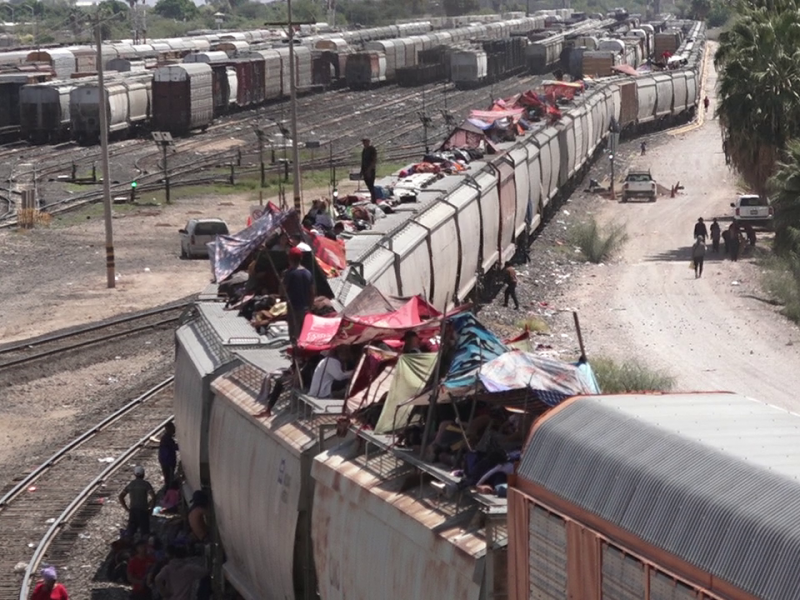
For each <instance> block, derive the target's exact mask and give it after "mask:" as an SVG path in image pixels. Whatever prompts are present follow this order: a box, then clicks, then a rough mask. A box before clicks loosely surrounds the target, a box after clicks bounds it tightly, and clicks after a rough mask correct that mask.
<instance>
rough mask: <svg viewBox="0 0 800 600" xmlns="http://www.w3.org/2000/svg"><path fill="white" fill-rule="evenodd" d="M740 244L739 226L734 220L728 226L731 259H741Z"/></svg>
mask: <svg viewBox="0 0 800 600" xmlns="http://www.w3.org/2000/svg"><path fill="white" fill-rule="evenodd" d="M739 246H740V242H739V227H738V226H737V225H736V221H734V222H733V223H731V226H730V227H728V249H729V250H730V255H731V260H732V261H734V262H735V261H738V260H739Z"/></svg>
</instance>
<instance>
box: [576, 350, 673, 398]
mask: <svg viewBox="0 0 800 600" xmlns="http://www.w3.org/2000/svg"><path fill="white" fill-rule="evenodd" d="M589 363H590V364H591V365H592V369H593V370H594V374H595V376H596V377H597V383H598V384H599V385H600V389H601V390H602V391H603V393H604V394H620V393H624V392H668V391H669V390H671V389H672V388H673V387H674V386H675V378H674V377H673V376H672V375H670V374H669V373H667V372H665V371H661V370H658V369H651V368H650V367H648V366H646V365H644V364H642V363H641V362H639V361H638V360H636V359H631V360H626V361H625V362H623V363H618V362H616V361H614V360H612V359H610V358H607V357H599V358H595V359H594V360H590V361H589Z"/></svg>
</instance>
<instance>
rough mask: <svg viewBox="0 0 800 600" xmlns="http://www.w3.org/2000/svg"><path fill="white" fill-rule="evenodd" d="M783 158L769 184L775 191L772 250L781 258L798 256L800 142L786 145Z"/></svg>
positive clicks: (799, 231)
mask: <svg viewBox="0 0 800 600" xmlns="http://www.w3.org/2000/svg"><path fill="white" fill-rule="evenodd" d="M786 155H787V156H786V159H785V160H784V161H782V162H781V163H780V164H779V165H778V169H777V172H776V173H775V176H774V177H773V178H772V180H771V181H770V184H771V187H772V189H774V190H775V194H774V195H773V199H772V205H773V207H774V208H775V244H774V246H773V248H774V250H775V252H776V253H778V254H781V255H783V256H787V255H791V254H795V255H797V254H800V140H793V141H791V142H789V145H788V148H787V152H786Z"/></svg>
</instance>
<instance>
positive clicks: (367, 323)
mask: <svg viewBox="0 0 800 600" xmlns="http://www.w3.org/2000/svg"><path fill="white" fill-rule="evenodd" d="M440 317H441V315H440V314H439V313H438V312H436V311H435V309H433V307H431V306H430V305H429V304H428V303H427V302H425V300H423V299H422V298H420V297H418V296H414V297H413V298H411V299H410V300H409V301H407V302H406V303H405V304H403V305H402V306H401V307H400V308H399V309H397V310H395V311H393V312H388V313H379V314H374V315H360V316H344V317H318V316H316V315H312V314H309V315H306V319H305V321H304V322H303V330H302V331H301V333H300V337H299V338H298V340H297V345H298V347H299V348H300V349H301V350H304V351H307V352H321V351H323V350H328V349H330V348H333V347H335V346H341V345H352V344H365V343H369V342H373V341H376V340H387V339H399V338H401V337H402V336H403V334H404V333H405V332H406V331H418V332H420V334H421V335H424V334H426V333H427V334H430V335H434V334H435V333H436V332H437V331H438V330H439V327H440V325H441V318H440Z"/></svg>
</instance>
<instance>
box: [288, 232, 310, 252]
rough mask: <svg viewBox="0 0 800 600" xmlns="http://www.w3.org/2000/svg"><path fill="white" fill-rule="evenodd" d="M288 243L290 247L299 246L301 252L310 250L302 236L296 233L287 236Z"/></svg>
mask: <svg viewBox="0 0 800 600" xmlns="http://www.w3.org/2000/svg"><path fill="white" fill-rule="evenodd" d="M289 245H290V246H291V247H292V248H299V249H300V250H302V251H303V252H311V246H309V245H308V244H306V243H305V242H304V241H303V238H302V237H301V236H299V235H297V234H294V235H290V236H289Z"/></svg>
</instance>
